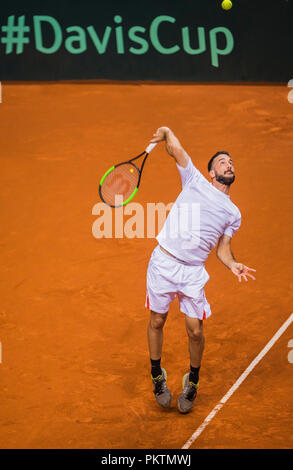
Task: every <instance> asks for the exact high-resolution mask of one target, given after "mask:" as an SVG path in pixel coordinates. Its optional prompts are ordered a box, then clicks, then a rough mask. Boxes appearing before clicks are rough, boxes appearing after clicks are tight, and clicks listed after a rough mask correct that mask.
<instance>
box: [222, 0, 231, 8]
mask: <svg viewBox="0 0 293 470" xmlns="http://www.w3.org/2000/svg"><path fill="white" fill-rule="evenodd" d="M222 8H223V10H230V8H232V2H231V0H223V2H222Z"/></svg>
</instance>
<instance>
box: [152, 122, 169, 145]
mask: <svg viewBox="0 0 293 470" xmlns="http://www.w3.org/2000/svg"><path fill="white" fill-rule="evenodd" d="M169 130H170V129H169V127H166V126H163V127H159V128H158V129H157V130H156V132H155V133H154V135H153V138H152V139H151V140H150V142H152V143H155V142H161V141H163V140H165V139H166V134H167V132H168V131H169Z"/></svg>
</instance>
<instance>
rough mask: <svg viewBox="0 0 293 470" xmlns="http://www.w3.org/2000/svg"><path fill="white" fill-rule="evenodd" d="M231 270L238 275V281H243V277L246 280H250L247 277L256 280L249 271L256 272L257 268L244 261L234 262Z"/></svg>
mask: <svg viewBox="0 0 293 470" xmlns="http://www.w3.org/2000/svg"><path fill="white" fill-rule="evenodd" d="M231 271H232V273H233V274H235V276H237V277H238V281H239V282H241V279H242V278H243V279H244V280H245V281H246V282H247V281H248V279H247V277H250V278H251V279H253V280H254V281H255V277H254V276H252V274H249V271H253V272H256V270H255V269H252V268H248V267H247V266H245V265H244V264H242V263H236V262H235V263H233V264H232V266H231Z"/></svg>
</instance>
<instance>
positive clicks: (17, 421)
mask: <svg viewBox="0 0 293 470" xmlns="http://www.w3.org/2000/svg"><path fill="white" fill-rule="evenodd" d="M287 94H288V89H287V88H286V86H285V84H284V85H275V86H266V85H263V86H261V85H252V84H251V85H224V84H222V85H218V84H213V85H212V84H211V85H201V84H185V85H184V84H168V85H167V84H164V83H162V84H151V83H149V84H148V83H146V84H136V83H124V84H118V83H98V82H96V83H94V82H93V83H63V84H61V83H51V84H48V83H27V84H23V83H18V84H9V83H3V84H2V103H1V105H0V106H1V113H2V114H1V115H2V118H1V177H0V178H1V207H2V210H1V215H0V220H1V238H0V242H1V294H0V295H1V310H0V325H1V338H0V340H1V343H2V363H1V365H0V368H1V391H0V400H1V418H0V446H1V448H9V449H15V448H21V449H22V448H28V449H32V448H37V449H41V448H43V449H47V448H69V449H74V448H96V449H97V448H102V449H107V448H109V449H111V448H112V449H123V448H125V449H130V448H137V449H140V448H158V449H160V448H165V449H169V448H175V449H180V448H181V447H182V446H183V445H184V444H185V442H186V441H187V440H188V439H189V438H190V436H191V435H192V434H193V433H194V432H195V430H196V429H197V428H198V427H199V426H200V425H201V423H202V422H203V421H204V419H205V418H206V417H207V416H208V414H209V413H210V412H211V411H212V410H213V408H214V407H215V406H216V405H217V403H218V402H219V401H220V400H221V398H222V397H223V396H224V395H225V394H226V393H227V392H228V390H229V389H230V387H231V386H232V385H233V384H234V383H235V382H236V380H237V379H238V378H239V376H240V375H241V374H242V373H243V371H244V370H245V369H246V368H247V367H248V366H249V364H251V362H252V361H253V360H254V358H255V357H256V356H257V355H258V354H259V352H260V351H261V350H262V349H263V348H264V347H265V345H266V344H267V343H268V341H269V340H270V339H271V338H272V337H273V336H274V334H275V333H276V332H277V331H278V330H279V328H280V327H281V326H282V324H283V323H284V322H285V321H286V320H287V319H288V318H289V317H290V315H291V313H292V312H293V294H292V293H293V281H292V278H293V268H292V258H293V252H292V243H291V240H292V231H293V222H292V210H293V202H292V184H291V174H292V172H293V163H292V150H293V147H292V140H293V104H290V103H289V102H288V99H287ZM161 125H167V126H169V127H170V128H171V129H172V130H173V131H174V132H175V134H176V135H177V136H178V137H179V139H180V141H181V142H182V144H183V146H184V147H185V148H186V150H187V151H188V152H189V154H190V156H191V157H192V160H193V162H194V163H195V165H196V166H197V167H198V168H199V169H200V171H202V173H203V174H204V175H205V176H206V177H208V174H207V169H206V165H207V161H208V159H209V157H210V156H211V155H212V154H214V153H215V152H216V151H217V150H221V149H227V150H229V151H230V153H231V155H232V156H233V159H234V161H235V170H236V182H235V183H234V185H233V187H232V189H231V199H232V201H233V202H235V204H236V205H237V206H238V207H239V208H240V210H241V212H242V226H241V229H240V230H239V232H238V233H237V235H235V237H234V238H233V241H232V249H233V252H234V254H235V256H236V257H237V259H238V260H239V261H241V262H243V263H245V264H247V265H248V266H250V267H253V268H255V269H256V270H257V273H256V277H257V280H256V281H255V282H254V281H249V282H248V283H244V282H242V283H241V284H240V283H238V281H237V278H236V277H235V276H233V274H232V273H231V272H229V270H228V269H227V268H225V267H224V266H223V265H222V264H221V263H220V262H219V261H218V260H217V258H216V255H215V253H214V252H213V253H212V254H211V255H210V257H209V259H208V262H207V271H208V272H209V274H210V281H209V282H208V284H207V285H206V295H207V299H208V301H209V302H210V305H211V308H212V312H213V314H212V316H211V317H210V318H209V319H208V320H206V322H205V336H206V348H205V354H204V359H203V364H202V368H201V381H200V389H199V395H198V398H197V400H196V404H195V406H194V409H193V411H192V412H191V413H190V414H189V415H180V414H179V413H178V411H177V409H176V398H177V396H178V394H179V393H180V392H181V379H182V375H183V374H184V373H185V372H186V370H188V367H189V357H188V346H187V336H186V333H185V326H184V315H183V314H182V313H180V312H179V309H178V303H177V301H175V302H174V303H173V304H172V307H171V309H170V312H169V318H168V321H167V324H166V327H165V345H164V352H163V358H162V364H163V365H164V367H166V369H167V372H168V385H169V387H170V389H171V390H172V392H173V397H174V398H173V400H172V406H171V408H170V409H169V410H162V409H160V408H159V406H158V405H157V403H156V402H155V400H154V397H153V394H152V384H151V381H150V375H149V372H150V367H149V357H148V350H147V338H146V328H147V324H148V318H149V312H148V311H147V310H146V309H145V308H144V301H145V282H146V269H147V263H148V260H149V257H150V254H151V252H152V250H153V248H154V247H155V245H156V241H155V239H148V238H140V239H138V238H134V239H127V238H123V239H115V238H109V239H105V238H104V239H96V238H95V237H94V236H93V234H92V225H93V223H94V221H95V220H96V218H97V217H96V216H95V215H93V214H92V210H93V207H94V206H95V204H96V203H97V202H99V197H98V183H99V181H100V178H101V176H102V175H103V173H104V172H105V171H106V170H107V169H108V168H109V167H111V166H112V165H113V164H114V163H117V162H119V161H123V160H125V159H127V158H128V157H129V156H135V155H136V154H137V153H139V152H140V151H141V150H142V149H143V148H145V146H146V145H147V143H148V140H149V139H150V138H151V136H152V134H153V132H154V131H155V130H156V128H157V127H159V126H161ZM179 191H180V178H179V175H178V172H177V170H176V167H175V164H174V162H173V160H172V159H171V158H170V157H169V156H168V155H167V153H166V151H165V148H164V145H163V144H160V145H159V146H158V147H157V148H156V149H155V150H154V151H153V153H152V154H151V155H150V157H149V159H148V162H147V164H146V166H145V169H144V174H143V180H142V183H141V186H140V189H139V191H138V193H137V195H136V197H135V202H140V203H141V204H143V205H144V207H146V204H147V203H148V202H159V201H162V202H164V203H169V202H172V201H174V200H175V199H176V197H177V195H178V193H179ZM291 339H293V326H292V323H291V325H289V327H288V328H287V329H286V330H285V331H284V333H283V334H282V335H281V336H280V338H279V339H278V340H277V341H276V343H275V344H274V345H273V347H272V348H271V349H270V350H269V351H268V353H267V354H266V355H265V356H264V357H263V358H262V360H261V361H260V362H259V364H257V365H256V367H255V368H254V369H253V370H252V371H251V373H250V374H249V375H248V377H247V378H246V380H245V381H244V382H243V383H242V384H241V385H240V386H239V388H238V389H237V390H236V391H235V393H234V394H233V396H232V397H231V398H230V399H229V400H228V401H227V403H226V404H225V405H224V406H223V408H222V409H221V410H220V411H219V413H218V414H217V415H216V416H215V417H214V419H213V420H212V421H211V422H210V423H209V425H208V426H207V427H206V428H205V429H204V431H203V432H202V433H201V434H200V436H199V437H198V438H197V439H196V440H195V441H194V442H193V443H192V445H191V447H190V448H205V449H211V448H253V449H260V448H266V449H267V448H283V449H287V448H292V446H293V432H292V431H293V423H292V406H293V394H292V387H293V364H292V363H290V362H289V360H288V353H289V351H290V349H289V348H288V343H289V340H291Z"/></svg>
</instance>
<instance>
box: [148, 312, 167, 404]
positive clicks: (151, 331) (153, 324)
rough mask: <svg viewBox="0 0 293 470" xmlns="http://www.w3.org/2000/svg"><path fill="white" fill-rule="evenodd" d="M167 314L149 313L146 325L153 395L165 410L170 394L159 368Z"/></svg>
mask: <svg viewBox="0 0 293 470" xmlns="http://www.w3.org/2000/svg"><path fill="white" fill-rule="evenodd" d="M167 315H168V312H167V313H164V314H162V313H156V312H153V311H151V315H150V321H149V325H148V345H149V352H150V360H151V364H152V372H151V377H152V382H153V384H154V394H155V397H156V400H157V402H158V403H159V405H161V406H163V407H164V408H167V407H168V406H169V405H170V403H171V392H170V390H168V388H167V385H166V380H167V374H166V371H165V369H162V368H161V364H160V363H161V355H162V346H163V338H164V334H163V328H164V325H165V322H166V320H167Z"/></svg>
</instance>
